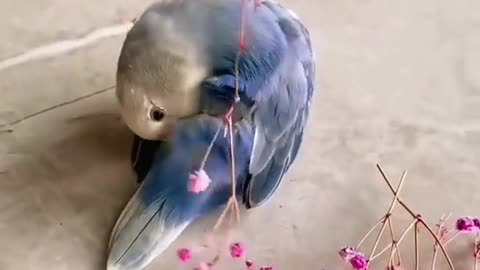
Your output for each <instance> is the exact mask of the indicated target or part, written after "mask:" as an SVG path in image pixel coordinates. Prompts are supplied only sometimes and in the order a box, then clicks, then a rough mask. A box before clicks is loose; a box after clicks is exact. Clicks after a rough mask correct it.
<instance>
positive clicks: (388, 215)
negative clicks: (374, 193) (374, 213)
mask: <svg viewBox="0 0 480 270" xmlns="http://www.w3.org/2000/svg"><path fill="white" fill-rule="evenodd" d="M406 175H407V171H404V172H403V174H402V178H400V182H399V183H398V187H397V192H396V193H395V195H394V197H393V199H392V202H391V203H390V207H389V208H388V212H387V214H385V217H386V219H385V220H384V221H383V222H382V227H381V229H380V232H379V233H378V236H377V239H376V240H375V244H374V245H373V248H372V251H371V252H370V256H369V258H371V257H372V256H373V254H374V253H375V250H376V249H377V246H378V243H379V242H380V238H381V237H382V234H383V232H384V230H385V225H386V221H387V220H388V219H389V218H390V216H391V215H392V212H393V209H394V208H395V204H396V202H397V198H398V195H399V194H400V191H401V190H402V186H403V183H404V181H405V177H406Z"/></svg>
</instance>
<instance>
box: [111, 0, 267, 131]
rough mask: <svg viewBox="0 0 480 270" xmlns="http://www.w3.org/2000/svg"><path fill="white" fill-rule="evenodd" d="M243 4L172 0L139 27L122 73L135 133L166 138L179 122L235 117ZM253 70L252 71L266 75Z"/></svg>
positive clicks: (123, 107)
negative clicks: (203, 117)
mask: <svg viewBox="0 0 480 270" xmlns="http://www.w3.org/2000/svg"><path fill="white" fill-rule="evenodd" d="M241 3H242V1H240V0H203V1H197V0H175V1H167V0H165V1H161V2H158V3H156V4H154V5H152V6H150V7H149V8H148V9H147V10H146V11H145V12H144V13H143V14H142V16H141V17H140V18H139V19H138V20H137V21H136V22H135V24H134V25H133V27H132V28H131V29H130V31H129V32H128V33H127V36H126V38H125V41H124V43H123V46H122V49H121V52H120V56H119V59H118V64H117V73H116V80H117V88H116V94H117V98H118V103H119V105H120V111H121V114H122V117H123V120H124V121H125V122H126V124H127V125H128V127H129V128H130V129H131V130H132V131H133V132H134V133H136V134H137V135H138V136H140V137H142V138H143V139H147V140H166V139H168V138H169V137H170V136H169V135H170V133H171V132H172V131H173V129H174V128H173V126H174V125H175V124H176V121H177V120H178V119H185V118H189V117H195V116H197V115H199V114H207V115H210V116H222V115H224V114H225V113H227V112H228V110H229V109H230V108H231V106H232V104H233V102H234V100H236V99H235V98H236V97H235V91H234V87H235V80H234V79H233V78H235V76H234V74H235V71H234V68H235V57H236V55H237V52H238V50H239V45H240V16H241V14H240V13H239V12H238V10H239V9H240V7H241V6H240V5H241ZM250 5H253V3H250ZM252 12H253V8H252ZM263 32H265V31H263ZM263 32H262V33H263ZM265 33H266V32H265ZM251 66H252V67H251V68H250V74H261V71H260V70H257V69H256V67H257V66H258V65H253V64H252V65H251ZM239 115H240V113H239ZM237 118H240V117H237Z"/></svg>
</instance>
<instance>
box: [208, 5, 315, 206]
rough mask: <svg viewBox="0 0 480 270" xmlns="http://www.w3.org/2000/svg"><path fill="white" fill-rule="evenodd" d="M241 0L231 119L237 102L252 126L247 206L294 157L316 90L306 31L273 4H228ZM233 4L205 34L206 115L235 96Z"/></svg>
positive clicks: (223, 108) (265, 195)
mask: <svg viewBox="0 0 480 270" xmlns="http://www.w3.org/2000/svg"><path fill="white" fill-rule="evenodd" d="M241 2H246V3H247V5H250V6H249V7H248V8H247V9H245V10H247V11H246V15H245V18H246V19H245V21H244V23H245V25H246V26H245V28H244V30H245V32H244V33H245V43H246V48H245V49H244V50H243V51H242V53H241V57H240V58H239V63H238V71H239V72H238V77H239V78H238V86H239V87H238V88H239V89H238V90H239V96H240V102H239V103H237V106H236V107H235V109H236V110H234V113H233V116H234V117H235V111H237V109H238V108H239V107H240V109H238V111H237V112H239V113H240V114H241V116H242V117H245V116H247V117H249V118H250V119H251V120H252V123H253V125H254V126H255V135H254V144H253V149H252V154H251V159H250V165H249V172H250V175H251V178H250V181H248V183H247V185H246V187H245V193H244V199H245V201H246V205H247V207H249V208H251V207H255V206H258V205H260V204H262V203H264V202H265V201H266V200H267V199H269V198H270V197H271V195H272V194H273V193H274V192H275V191H276V189H277V187H278V186H279V184H280V182H281V180H282V179H283V176H284V174H285V173H286V171H287V170H288V168H289V167H290V165H291V164H292V162H293V161H294V160H295V158H296V156H297V153H298V151H299V148H300V145H301V143H302V138H303V130H304V127H305V122H306V121H307V118H308V114H309V108H310V104H311V99H312V95H313V91H314V83H315V57H314V54H313V51H312V46H311V42H310V34H309V32H308V30H307V29H306V28H305V26H304V25H303V24H302V23H301V22H300V21H299V20H298V18H297V17H296V15H295V14H293V12H291V11H289V10H288V9H286V8H284V7H282V6H281V5H280V4H277V3H274V2H272V1H262V2H261V3H260V6H258V7H253V5H254V2H255V1H231V2H230V3H235V4H236V5H238V4H239V3H241ZM236 5H235V6H232V7H230V9H228V14H229V16H217V17H218V18H219V19H218V21H217V22H216V24H214V25H215V26H216V27H217V28H218V29H216V30H215V29H214V30H212V31H210V32H209V35H210V36H209V38H208V40H211V44H210V46H209V48H212V49H211V51H209V56H210V58H211V59H212V65H213V70H214V72H213V73H214V76H213V77H211V78H209V79H208V80H206V84H205V87H204V88H203V90H202V91H201V93H200V94H201V107H202V108H203V110H204V111H205V112H206V113H208V114H211V115H224V113H225V112H227V111H228V109H229V108H230V106H231V105H232V104H233V102H234V100H235V92H236V91H235V88H236V86H237V84H236V79H237V78H236V76H235V72H234V65H235V62H236V61H235V59H236V55H237V54H238V51H239V48H238V46H235V44H234V42H230V41H231V40H235V41H236V40H237V36H236V34H238V32H239V31H240V30H239V29H238V28H236V27H237V24H234V23H232V21H233V22H236V20H234V19H233V18H235V19H237V17H235V16H239V15H238V13H239V12H238V10H239V8H238V6H236ZM230 15H231V16H230ZM230 17H233V18H232V19H230ZM223 25H227V26H229V27H227V26H225V27H223ZM219 29H221V30H223V31H220V30H219ZM232 29H233V30H232ZM245 107H246V108H248V110H245ZM250 113H251V114H250Z"/></svg>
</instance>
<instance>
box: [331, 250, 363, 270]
mask: <svg viewBox="0 0 480 270" xmlns="http://www.w3.org/2000/svg"><path fill="white" fill-rule="evenodd" d="M338 255H340V257H341V258H342V259H343V260H344V261H345V262H349V263H350V264H351V265H352V267H353V268H354V269H356V270H366V269H368V262H369V261H368V259H367V257H365V255H363V253H362V252H360V251H358V250H357V249H356V248H354V247H344V248H342V249H341V250H340V251H339V252H338Z"/></svg>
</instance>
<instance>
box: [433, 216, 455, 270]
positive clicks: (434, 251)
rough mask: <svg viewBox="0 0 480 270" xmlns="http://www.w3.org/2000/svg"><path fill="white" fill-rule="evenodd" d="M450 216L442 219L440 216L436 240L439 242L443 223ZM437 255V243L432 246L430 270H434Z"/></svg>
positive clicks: (441, 236)
mask: <svg viewBox="0 0 480 270" xmlns="http://www.w3.org/2000/svg"><path fill="white" fill-rule="evenodd" d="M451 215H452V214H451V213H450V214H449V215H448V216H446V217H444V216H442V217H441V218H440V222H439V224H438V225H437V236H438V238H439V239H440V241H441V240H442V238H443V230H444V225H445V222H446V221H447V219H449V218H450V216H451ZM437 255H438V243H437V242H435V244H434V245H433V256H432V265H431V270H435V264H436V262H437Z"/></svg>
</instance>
